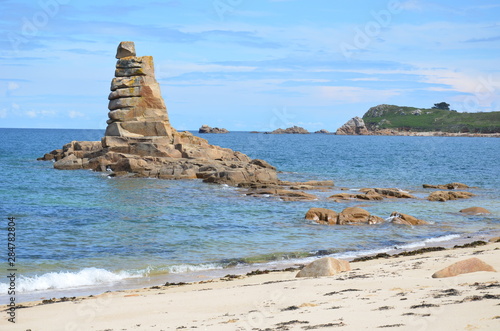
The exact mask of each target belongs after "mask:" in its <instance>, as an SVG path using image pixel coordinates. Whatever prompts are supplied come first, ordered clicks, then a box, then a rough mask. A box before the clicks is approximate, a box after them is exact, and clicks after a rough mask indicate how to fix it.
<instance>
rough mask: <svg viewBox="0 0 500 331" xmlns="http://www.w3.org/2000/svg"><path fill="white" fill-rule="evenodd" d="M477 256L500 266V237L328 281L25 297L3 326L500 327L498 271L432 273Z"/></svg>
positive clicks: (358, 268)
mask: <svg viewBox="0 0 500 331" xmlns="http://www.w3.org/2000/svg"><path fill="white" fill-rule="evenodd" d="M470 257H477V258H480V259H481V260H483V261H484V262H486V263H488V264H490V265H491V266H493V267H494V268H495V269H496V270H500V243H489V244H488V245H485V246H480V247H475V248H457V249H448V250H444V251H437V252H430V253H425V254H421V255H415V256H408V257H397V258H394V257H391V258H385V259H376V260H370V261H364V262H353V263H351V268H352V270H351V271H349V272H344V273H341V274H338V275H335V276H330V277H321V278H295V275H296V273H297V272H296V271H294V272H283V271H282V272H272V273H269V274H263V275H256V276H242V277H241V278H235V279H227V280H224V279H219V280H214V281H208V282H200V283H194V284H187V285H182V286H178V285H174V286H160V287H154V288H146V289H137V290H129V291H118V292H108V293H104V294H101V295H98V296H94V297H83V298H76V299H75V300H71V301H66V302H60V300H59V302H55V303H49V304H41V302H30V303H24V304H23V306H25V307H26V308H18V309H17V311H16V323H15V324H12V323H9V322H8V321H7V318H6V311H5V309H6V306H2V307H1V310H2V313H3V314H4V315H5V316H4V317H3V318H2V320H1V321H0V329H1V330H13V331H14V330H16V331H17V330H22V331H26V330H32V331H35V330H36V331H44V330H47V331H49V330H50V331H54V330H100V331H104V330H113V331H119V330H316V329H317V330H330V329H341V330H375V329H379V328H384V329H385V328H387V329H391V330H499V329H500V305H499V304H500V274H499V273H498V272H485V271H482V272H474V273H468V274H462V275H459V276H456V277H449V278H440V279H435V278H432V277H431V276H432V274H433V273H434V272H435V271H438V270H440V269H442V268H444V267H446V266H448V265H450V264H452V263H454V262H457V261H461V260H464V259H467V258H470Z"/></svg>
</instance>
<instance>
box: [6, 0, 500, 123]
mask: <svg viewBox="0 0 500 331" xmlns="http://www.w3.org/2000/svg"><path fill="white" fill-rule="evenodd" d="M499 17H500V3H499V2H498V1H497V0H477V1H463V0H458V1H457V0H453V1H447V0H442V1H433V0H429V1H426V0H399V1H397V0H395V1H393V0H384V1H379V0H366V1H361V0H336V1H333V0H307V1H306V0H267V1H266V0H254V1H250V0H185V1H181V0H177V1H175V0H171V1H168V0H167V1H160V0H155V1H153V0H143V1H125V0H121V1H115V0H100V1H93V0H87V1H76V0H40V1H27V0H0V72H1V74H0V95H2V98H1V99H0V127H13V128H82V129H104V128H105V127H106V123H105V122H106V120H107V113H108V110H107V105H108V100H107V96H108V94H109V86H110V82H111V79H112V78H113V75H114V66H115V63H116V59H115V58H114V56H115V52H116V47H117V45H118V44H119V42H120V41H124V40H131V41H134V42H135V44H136V50H137V54H138V55H139V56H142V55H152V56H153V57H154V60H155V67H156V78H157V80H158V81H159V83H160V84H161V89H162V94H163V97H164V99H165V102H166V104H167V108H168V112H169V116H170V120H171V123H172V124H173V126H174V127H175V128H177V129H197V128H199V127H200V126H201V125H202V124H208V125H211V126H219V127H225V128H227V129H229V130H234V131H236V130H271V129H276V128H278V127H282V128H284V127H288V126H291V125H300V126H303V127H305V128H306V129H308V130H311V131H314V130H319V129H323V128H324V129H328V130H330V131H335V130H336V129H337V128H338V127H339V126H341V125H342V124H343V123H345V122H346V121H347V120H349V119H350V118H352V117H354V116H362V115H363V114H364V113H365V112H366V111H367V110H368V109H369V108H370V107H372V106H375V105H378V104H382V103H387V104H397V105H407V106H415V107H431V106H432V105H433V104H434V103H437V102H441V101H446V102H448V103H450V104H451V105H452V108H454V109H456V110H458V111H468V112H475V111H492V110H497V111H498V110H500V96H499V93H498V92H499V91H500V61H499V54H500V18H499Z"/></svg>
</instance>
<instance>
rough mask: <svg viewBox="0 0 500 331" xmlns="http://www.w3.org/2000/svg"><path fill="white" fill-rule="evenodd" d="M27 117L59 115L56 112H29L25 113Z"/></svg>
mask: <svg viewBox="0 0 500 331" xmlns="http://www.w3.org/2000/svg"><path fill="white" fill-rule="evenodd" d="M25 114H26V116H28V117H31V118H35V117H53V116H55V115H56V114H57V112H56V111H54V110H28V111H26V112H25Z"/></svg>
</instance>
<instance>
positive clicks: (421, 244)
mask: <svg viewBox="0 0 500 331" xmlns="http://www.w3.org/2000/svg"><path fill="white" fill-rule="evenodd" d="M455 236H456V237H455ZM499 236H500V230H491V231H488V232H478V233H472V234H450V235H444V236H440V237H435V238H428V239H425V240H421V241H416V242H414V243H409V244H404V245H402V246H399V247H398V246H394V247H389V246H385V247H380V248H374V249H364V250H348V251H343V252H336V253H330V254H318V255H312V256H308V257H301V258H291V259H287V260H274V261H268V262H259V263H252V264H240V265H236V266H232V267H221V268H217V269H200V270H194V271H188V272H180V273H169V272H167V271H165V272H158V273H155V274H152V275H150V274H148V275H140V276H136V277H131V278H125V279H122V280H121V281H118V282H116V283H102V284H95V285H88V286H78V287H74V288H62V289H50V290H38V291H31V292H27V293H26V292H25V293H20V294H18V299H17V300H18V301H17V302H18V303H21V304H23V303H27V302H36V301H41V300H45V299H59V298H63V297H74V296H77V297H86V296H89V295H101V294H103V293H105V292H109V291H111V292H116V291H127V290H134V289H138V288H143V287H150V286H158V285H161V284H164V283H186V284H195V283H197V282H200V281H212V280H217V279H220V278H224V276H225V275H228V274H231V275H238V276H243V275H246V274H248V273H254V272H259V271H262V270H267V271H275V270H284V269H288V268H297V267H300V266H304V265H306V264H308V263H310V262H312V261H314V260H316V259H319V258H322V257H333V258H337V259H344V260H347V261H353V260H356V259H359V258H366V257H370V256H376V255H380V254H388V255H390V256H393V255H397V254H401V253H404V252H412V251H418V250H420V249H427V248H433V247H443V248H445V249H453V247H454V246H457V245H458V246H461V245H464V244H468V243H471V242H476V241H485V242H488V240H490V239H491V238H495V237H499ZM447 238H449V239H447ZM194 267H195V266H194ZM102 270H104V269H102ZM0 300H1V301H0V303H3V302H4V301H5V300H8V297H7V296H6V295H3V296H0Z"/></svg>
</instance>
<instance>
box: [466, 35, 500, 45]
mask: <svg viewBox="0 0 500 331" xmlns="http://www.w3.org/2000/svg"><path fill="white" fill-rule="evenodd" d="M498 40H500V36H494V37H485V38H472V39H468V40H466V41H465V42H466V43H482V42H492V41H498Z"/></svg>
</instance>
